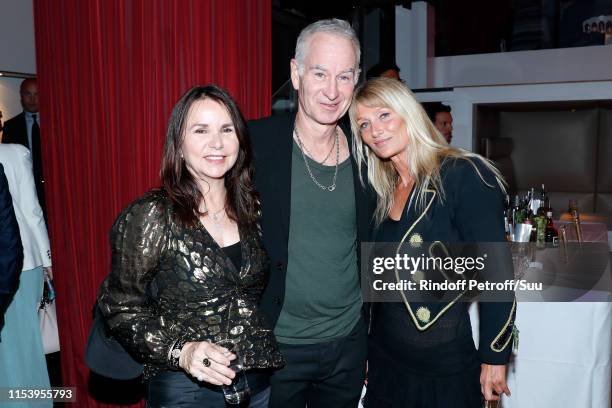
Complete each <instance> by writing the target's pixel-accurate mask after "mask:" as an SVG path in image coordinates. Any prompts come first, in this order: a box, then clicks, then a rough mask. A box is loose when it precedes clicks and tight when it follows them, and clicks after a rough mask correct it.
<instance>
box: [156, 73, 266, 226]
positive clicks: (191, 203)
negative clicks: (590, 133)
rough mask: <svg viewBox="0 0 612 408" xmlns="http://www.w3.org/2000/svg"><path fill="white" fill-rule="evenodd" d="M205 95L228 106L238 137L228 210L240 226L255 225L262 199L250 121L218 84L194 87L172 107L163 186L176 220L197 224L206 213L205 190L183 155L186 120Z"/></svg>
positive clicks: (230, 173) (227, 175)
mask: <svg viewBox="0 0 612 408" xmlns="http://www.w3.org/2000/svg"><path fill="white" fill-rule="evenodd" d="M205 99H211V100H213V101H215V102H218V103H220V104H221V105H222V106H224V107H225V108H226V109H227V111H228V113H229V116H230V118H231V119H232V123H233V125H234V129H235V132H236V136H237V137H238V143H239V150H238V158H237V159H236V163H235V164H234V166H233V167H232V168H231V169H230V170H229V171H228V172H227V173H225V176H224V179H225V188H226V189H227V200H226V207H225V211H226V212H227V215H228V217H229V218H230V219H232V220H233V221H235V222H236V223H237V224H238V226H239V227H243V228H245V227H246V228H249V227H252V226H254V225H255V224H256V223H257V220H258V213H259V200H258V197H257V193H256V192H255V189H254V188H253V182H252V174H251V173H252V170H251V143H250V140H249V135H248V132H247V127H246V123H245V121H244V117H243V116H242V113H240V109H238V106H237V105H236V102H235V101H234V100H233V99H232V97H231V96H230V95H229V93H228V92H227V91H226V90H224V89H222V88H220V87H218V86H216V85H206V86H196V87H193V88H191V89H190V90H189V91H187V92H186V93H185V94H184V95H183V96H181V98H180V99H179V100H178V102H177V103H176V105H175V106H174V109H172V114H171V115H170V120H169V122H168V131H167V132H166V143H165V145H164V153H163V156H162V162H161V171H160V178H161V189H162V190H163V191H165V192H166V194H167V195H168V197H169V198H170V200H171V201H172V204H173V207H174V217H175V221H177V222H179V223H181V224H183V225H185V226H195V225H197V224H198V222H199V216H201V215H204V214H206V213H205V212H204V213H202V212H200V211H199V204H200V202H201V201H202V199H203V196H202V193H201V192H200V190H199V188H198V184H197V182H196V180H195V179H194V177H193V176H192V175H191V173H189V171H188V170H187V167H186V165H185V160H184V159H183V158H181V146H182V144H183V140H184V138H185V124H186V122H187V116H188V115H189V110H190V109H191V107H192V106H193V104H194V103H195V102H196V101H200V100H205Z"/></svg>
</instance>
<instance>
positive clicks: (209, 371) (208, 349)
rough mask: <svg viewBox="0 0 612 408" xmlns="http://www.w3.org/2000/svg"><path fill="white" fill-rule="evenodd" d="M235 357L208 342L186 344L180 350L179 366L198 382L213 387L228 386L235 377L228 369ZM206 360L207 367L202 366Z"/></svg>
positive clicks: (226, 350)
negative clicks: (204, 382) (212, 385)
mask: <svg viewBox="0 0 612 408" xmlns="http://www.w3.org/2000/svg"><path fill="white" fill-rule="evenodd" d="M235 358H236V355H234V354H233V353H231V352H230V351H229V350H228V349H226V348H224V347H221V346H217V345H215V344H212V343H210V342H208V341H200V342H188V343H185V345H184V346H183V348H182V349H181V356H180V357H179V366H180V367H181V368H182V369H183V370H185V371H186V372H187V373H188V374H190V375H191V376H193V377H194V378H196V379H197V380H198V381H206V382H209V383H211V384H215V385H222V384H225V385H230V384H231V383H232V378H234V377H235V376H236V374H235V373H234V371H233V370H232V369H230V368H229V364H230V361H231V360H233V359H235ZM204 359H207V362H208V365H205V364H204Z"/></svg>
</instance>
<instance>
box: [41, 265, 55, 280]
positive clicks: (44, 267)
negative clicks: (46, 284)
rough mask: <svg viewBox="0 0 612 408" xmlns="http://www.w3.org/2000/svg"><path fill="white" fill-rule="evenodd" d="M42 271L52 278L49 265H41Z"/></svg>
mask: <svg viewBox="0 0 612 408" xmlns="http://www.w3.org/2000/svg"><path fill="white" fill-rule="evenodd" d="M43 272H44V273H45V274H46V275H47V276H48V277H49V279H50V280H53V268H52V267H50V266H43Z"/></svg>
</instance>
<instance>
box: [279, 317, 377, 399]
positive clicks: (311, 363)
mask: <svg viewBox="0 0 612 408" xmlns="http://www.w3.org/2000/svg"><path fill="white" fill-rule="evenodd" d="M279 346H280V350H281V353H282V354H283V357H284V358H285V361H286V362H287V365H286V366H285V367H284V368H283V369H281V370H279V371H276V372H275V373H274V374H273V375H272V379H271V386H272V393H271V395H270V408H304V407H306V405H308V408H345V407H346V408H356V407H357V404H358V402H359V397H360V396H361V389H362V387H363V381H364V378H365V368H366V352H367V328H366V325H365V323H364V321H363V319H360V320H359V322H358V323H357V324H356V325H355V327H354V328H353V330H352V331H351V333H350V334H349V335H348V336H346V337H344V338H342V339H338V340H333V341H329V342H325V343H317V344H307V345H290V344H280V345H279Z"/></svg>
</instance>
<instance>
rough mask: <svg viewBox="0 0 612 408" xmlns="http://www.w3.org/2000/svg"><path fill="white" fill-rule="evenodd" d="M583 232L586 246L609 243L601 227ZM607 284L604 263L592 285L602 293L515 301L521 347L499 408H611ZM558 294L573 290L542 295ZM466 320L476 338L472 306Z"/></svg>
mask: <svg viewBox="0 0 612 408" xmlns="http://www.w3.org/2000/svg"><path fill="white" fill-rule="evenodd" d="M599 229H603V233H600V232H601V231H598V230H599ZM585 230H586V231H587V234H586V235H587V236H586V238H587V240H588V239H589V238H592V241H591V242H602V241H603V240H606V241H607V233H606V230H605V225H603V224H600V225H599V226H593V225H588V226H587V228H585ZM608 259H610V254H608ZM577 272H580V271H577ZM528 275H529V273H527V276H526V277H528ZM611 282H612V272H611V270H610V262H608V265H607V268H606V270H605V272H604V273H603V275H602V277H601V279H600V281H599V284H597V285H595V287H596V288H599V289H601V288H604V290H597V289H595V290H591V291H589V292H586V293H583V294H582V293H579V292H577V293H579V294H578V295H576V299H575V300H573V301H571V302H537V301H530V302H525V301H523V302H521V301H519V303H518V305H517V314H516V326H517V328H518V329H519V331H520V334H519V339H520V341H519V347H518V350H517V351H516V352H514V353H513V356H512V360H511V362H510V364H509V366H508V386H509V388H510V390H511V392H512V396H511V397H509V398H508V397H505V396H504V398H503V408H531V407H537V408H559V407H563V408H565V407H571V408H609V407H611V406H612V404H611V401H612V395H611V388H612V294H611V293H610V291H609V288H610V287H611ZM605 288H608V289H607V290H605ZM560 290H565V291H568V290H571V289H567V288H558V287H554V286H551V287H548V288H545V289H544V292H546V291H548V292H554V291H557V292H558V291H560ZM517 297H518V298H519V300H520V297H519V296H517ZM532 300H533V299H532ZM593 300H597V301H593ZM470 314H471V316H472V319H473V330H474V333H475V338H477V326H478V319H477V311H476V305H473V307H472V308H471V310H470Z"/></svg>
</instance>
